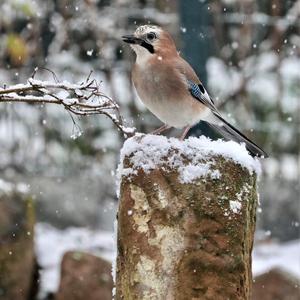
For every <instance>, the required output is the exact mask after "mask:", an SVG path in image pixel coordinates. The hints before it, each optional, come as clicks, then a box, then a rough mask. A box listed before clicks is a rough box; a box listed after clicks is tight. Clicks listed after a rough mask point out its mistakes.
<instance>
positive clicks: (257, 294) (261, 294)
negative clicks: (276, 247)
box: [252, 262, 300, 300]
mask: <svg viewBox="0 0 300 300" xmlns="http://www.w3.org/2000/svg"><path fill="white" fill-rule="evenodd" d="M298 263H299V262H298ZM261 299H263V300H276V299H278V300H279V299H280V300H299V299H300V280H299V278H295V277H293V276H292V275H290V274H287V273H285V272H282V271H280V270H279V269H273V270H270V271H269V272H267V273H265V274H262V275H260V276H258V277H256V278H255V280H254V283H253V294H252V300H261Z"/></svg>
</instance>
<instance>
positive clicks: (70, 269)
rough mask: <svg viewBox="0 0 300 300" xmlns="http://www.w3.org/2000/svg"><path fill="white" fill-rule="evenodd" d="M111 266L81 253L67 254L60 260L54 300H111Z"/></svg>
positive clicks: (104, 261) (99, 259)
mask: <svg viewBox="0 0 300 300" xmlns="http://www.w3.org/2000/svg"><path fill="white" fill-rule="evenodd" d="M112 288H113V282H112V276H111V264H110V263H109V262H107V261H106V260H103V259H101V258H99V257H96V256H94V255H91V254H88V253H83V252H67V253H66V254H65V255H64V257H63V260H62V266H61V281H60V286H59V290H58V292H57V295H56V298H55V299H56V300H111V299H112Z"/></svg>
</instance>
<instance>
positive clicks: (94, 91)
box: [0, 69, 135, 137]
mask: <svg viewBox="0 0 300 300" xmlns="http://www.w3.org/2000/svg"><path fill="white" fill-rule="evenodd" d="M36 71H37V69H36V70H35V72H34V73H33V75H32V77H31V78H29V79H28V80H27V83H26V84H16V85H11V86H4V88H1V87H0V102H10V103H12V102H24V103H31V104H48V103H49V104H58V105H62V106H63V107H64V108H65V109H66V110H67V111H69V112H71V113H73V114H76V115H81V116H86V115H96V114H98V115H101V114H102V115H105V116H107V117H108V118H110V119H111V120H112V122H113V123H114V124H115V125H116V126H117V128H118V129H119V130H120V131H121V132H122V133H123V134H124V136H126V137H128V136H132V135H133V133H134V131H135V129H134V128H130V127H125V126H124V125H123V120H122V117H121V115H120V111H119V105H118V104H117V103H116V102H115V101H114V100H113V99H111V98H110V97H109V96H107V95H105V94H104V93H102V92H101V90H100V82H98V81H97V80H96V79H93V78H91V75H92V72H91V73H90V74H89V76H88V77H87V79H86V80H85V81H84V82H81V83H78V84H74V83H70V82H67V81H59V80H58V79H57V76H56V75H55V74H54V73H53V72H52V71H50V72H51V73H52V74H53V81H42V80H37V79H35V74H36Z"/></svg>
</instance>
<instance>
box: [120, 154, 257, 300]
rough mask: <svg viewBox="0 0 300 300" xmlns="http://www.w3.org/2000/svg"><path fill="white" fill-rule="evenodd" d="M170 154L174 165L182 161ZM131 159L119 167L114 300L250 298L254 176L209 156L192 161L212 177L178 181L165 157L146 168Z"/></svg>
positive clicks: (184, 160) (126, 157)
mask: <svg viewBox="0 0 300 300" xmlns="http://www.w3.org/2000/svg"><path fill="white" fill-rule="evenodd" d="M145 151H147V150H145ZM174 151H175V152H174V153H175V154H174V153H172V154H171V153H170V156H171V155H173V156H172V157H173V158H172V161H175V159H176V165H179V166H181V165H180V164H178V160H180V159H181V160H182V164H183V165H187V164H189V163H190V161H189V159H188V158H187V157H186V156H184V155H183V156H182V153H181V154H180V157H177V158H175V159H174V155H176V150H174ZM139 155H140V154H139ZM178 155H179V154H178ZM140 156H141V155H140ZM132 157H133V155H129V156H125V157H124V160H123V166H122V167H123V170H126V172H127V174H128V175H126V174H125V175H124V173H125V172H124V173H123V176H122V178H121V186H120V204H119V212H118V258H117V277H116V290H117V292H116V299H117V300H121V299H122V300H135V299H139V300H143V299H145V300H146V299H156V300H173V299H176V300H190V299H194V300H196V299H199V300H200V299H201V300H205V299H214V300H218V299H220V300H221V299H222V300H223V299H230V300H245V299H250V288H251V284H252V275H251V251H252V245H253V234H254V229H255V211H256V204H257V192H256V175H255V173H252V174H250V172H249V170H247V169H246V168H243V167H242V166H241V165H239V164H237V163H235V162H234V161H233V160H230V159H224V158H223V157H221V156H217V155H212V156H210V157H206V159H205V160H202V161H199V162H198V164H205V165H207V166H209V167H210V173H208V172H206V173H205V174H206V175H207V174H208V175H209V174H214V171H218V172H219V175H220V176H205V175H204V176H199V178H194V180H193V181H192V182H191V183H184V182H182V179H181V178H182V174H179V171H178V168H177V167H176V166H173V167H172V166H171V167H170V163H166V161H167V160H168V158H166V159H165V160H163V161H162V163H161V164H160V165H159V166H157V168H153V169H150V170H149V169H146V168H144V169H142V168H140V169H138V168H136V167H134V166H133V163H132V161H133V159H137V157H135V158H132ZM164 161H165V163H164ZM169 161H170V160H169ZM143 163H144V165H147V162H145V161H143ZM193 164H197V162H195V161H194V162H193ZM136 165H138V164H136ZM181 169H182V166H181ZM215 174H216V173H215Z"/></svg>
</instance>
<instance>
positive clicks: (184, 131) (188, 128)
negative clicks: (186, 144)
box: [180, 126, 192, 141]
mask: <svg viewBox="0 0 300 300" xmlns="http://www.w3.org/2000/svg"><path fill="white" fill-rule="evenodd" d="M191 128H192V126H187V127H185V128H184V130H183V132H182V134H181V136H180V140H181V141H183V140H184V139H185V137H186V135H187V133H188V132H189V130H190V129H191Z"/></svg>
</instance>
